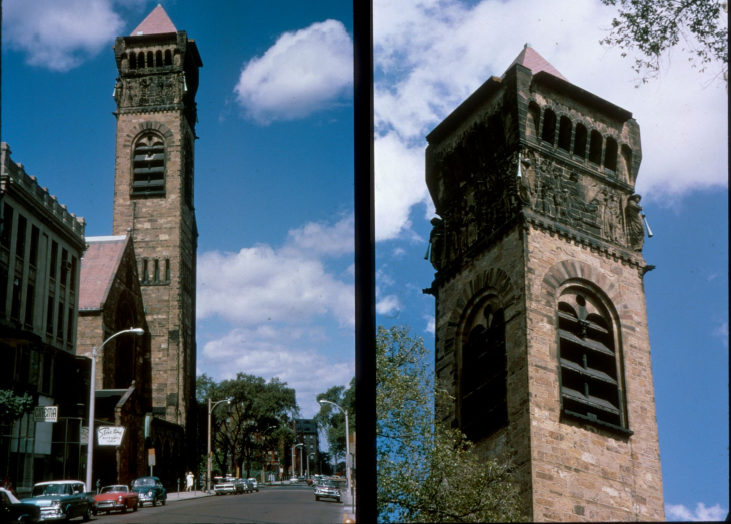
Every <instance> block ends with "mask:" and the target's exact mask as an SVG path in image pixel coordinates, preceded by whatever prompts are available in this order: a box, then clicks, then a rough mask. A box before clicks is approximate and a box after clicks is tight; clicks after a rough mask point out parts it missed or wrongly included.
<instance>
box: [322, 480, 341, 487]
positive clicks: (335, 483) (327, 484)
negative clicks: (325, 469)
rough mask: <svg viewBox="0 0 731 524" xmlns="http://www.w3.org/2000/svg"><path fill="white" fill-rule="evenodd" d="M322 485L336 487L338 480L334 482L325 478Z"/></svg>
mask: <svg viewBox="0 0 731 524" xmlns="http://www.w3.org/2000/svg"><path fill="white" fill-rule="evenodd" d="M322 485H323V486H327V487H329V488H337V487H338V485H339V484H338V482H336V481H334V480H326V481H325V482H323V483H322Z"/></svg>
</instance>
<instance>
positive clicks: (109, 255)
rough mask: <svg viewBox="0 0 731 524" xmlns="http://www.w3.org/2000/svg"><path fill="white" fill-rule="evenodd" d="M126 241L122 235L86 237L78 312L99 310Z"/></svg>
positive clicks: (125, 237) (104, 299)
mask: <svg viewBox="0 0 731 524" xmlns="http://www.w3.org/2000/svg"><path fill="white" fill-rule="evenodd" d="M128 240H129V238H128V237H127V236H124V235H119V236H110V237H86V243H87V244H89V249H87V250H86V252H85V253H84V257H83V258H82V259H81V281H80V283H79V284H80V285H79V310H80V311H81V310H84V309H87V310H88V309H99V308H101V306H102V305H103V304H104V302H105V301H106V298H107V294H108V293H109V289H110V287H111V285H112V282H113V281H114V276H115V275H116V274H117V270H118V268H119V263H120V262H121V260H122V254H123V253H124V248H125V246H126V245H127V241H128Z"/></svg>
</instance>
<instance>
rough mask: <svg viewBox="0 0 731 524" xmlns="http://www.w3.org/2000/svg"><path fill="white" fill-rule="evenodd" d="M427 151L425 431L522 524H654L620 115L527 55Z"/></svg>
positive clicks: (650, 429) (640, 293)
mask: <svg viewBox="0 0 731 524" xmlns="http://www.w3.org/2000/svg"><path fill="white" fill-rule="evenodd" d="M427 141H428V147H427V150H426V182H427V185H428V188H429V192H430V194H431V197H432V199H433V201H434V205H435V207H436V213H437V214H438V215H439V217H440V218H435V219H433V220H432V224H433V226H434V228H433V230H432V234H431V245H432V250H431V262H432V264H433V265H434V268H435V269H436V274H435V278H434V281H433V283H432V284H431V287H430V288H428V289H426V290H425V292H427V293H430V294H432V295H433V296H434V297H435V298H436V349H435V359H436V362H435V364H436V366H435V369H436V374H437V379H438V380H439V381H440V382H441V385H442V386H444V387H446V388H447V390H448V391H449V392H450V393H451V395H452V396H453V398H454V402H453V403H452V404H450V405H449V406H447V408H446V409H440V412H439V413H438V414H437V417H438V418H439V419H441V420H442V421H444V422H445V423H446V424H447V425H449V426H450V427H454V428H459V429H460V430H461V431H462V432H463V433H465V434H466V436H467V437H468V438H469V439H470V440H472V441H473V442H475V443H476V446H477V451H478V453H480V454H482V455H483V456H486V457H505V456H510V457H511V458H512V461H513V464H514V466H515V471H516V482H517V484H518V485H519V488H520V494H521V501H522V504H523V512H524V514H525V515H526V516H527V518H528V519H529V520H531V521H567V520H586V521H609V520H619V521H630V520H664V518H665V515H664V503H663V490H662V477H661V470H660V453H659V445H658V435H657V421H656V415H655V398H654V390H653V379H652V366H651V358H650V344H649V334H648V326H647V314H646V305H645V293H644V277H645V274H646V273H647V272H648V271H650V270H651V269H652V268H653V266H650V265H648V264H647V263H646V262H645V260H644V258H643V256H642V247H643V241H644V236H645V228H644V225H643V218H644V215H643V214H642V208H641V206H640V205H639V202H640V196H639V195H637V194H636V193H635V192H634V188H635V182H636V180H637V175H638V171H639V167H640V161H641V159H642V148H641V143H640V129H639V125H638V124H637V122H636V121H635V120H634V119H633V118H632V113H630V112H629V111H627V110H626V109H623V108H621V107H618V106H616V105H614V104H612V103H611V102H609V101H607V100H604V99H602V98H600V97H598V96H596V95H594V94H592V93H589V92H588V91H585V90H584V89H581V88H580V87H578V86H576V85H574V84H572V83H571V82H570V81H569V80H567V79H566V78H565V77H564V76H563V75H562V74H561V73H559V72H558V70H557V69H556V68H554V67H553V66H552V65H551V64H549V63H548V62H547V61H546V60H545V59H543V58H542V57H541V56H540V55H539V54H538V53H537V52H536V51H534V50H533V49H532V48H531V47H530V46H529V45H526V46H525V48H524V49H523V50H522V51H521V53H520V54H519V55H518V57H517V58H516V60H515V61H514V62H513V63H512V64H511V65H510V67H509V68H508V69H507V71H506V72H505V74H504V75H503V76H502V77H495V76H493V77H491V78H490V79H488V80H487V82H485V83H484V84H483V85H482V86H481V87H480V88H478V89H477V91H475V92H474V93H473V94H472V95H471V96H470V97H469V98H467V100H465V101H464V102H463V103H462V104H461V105H460V106H459V107H457V109H455V110H454V111H453V112H452V113H451V114H450V115H449V116H448V117H447V118H446V119H445V120H444V121H443V122H441V123H440V124H439V125H438V126H437V127H436V128H435V129H434V130H433V131H432V132H431V133H430V134H429V135H428V136H427Z"/></svg>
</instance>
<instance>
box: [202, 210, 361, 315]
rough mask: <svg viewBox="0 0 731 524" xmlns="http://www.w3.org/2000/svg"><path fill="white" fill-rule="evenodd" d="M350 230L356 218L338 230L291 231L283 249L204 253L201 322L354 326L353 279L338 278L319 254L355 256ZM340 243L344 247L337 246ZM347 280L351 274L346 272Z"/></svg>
mask: <svg viewBox="0 0 731 524" xmlns="http://www.w3.org/2000/svg"><path fill="white" fill-rule="evenodd" d="M349 228H351V229H352V218H346V219H343V220H342V221H341V222H339V223H338V224H335V225H334V226H327V225H326V224H322V223H319V224H306V225H304V226H302V227H301V228H298V229H295V230H292V231H290V232H289V237H288V242H287V243H285V245H284V246H283V247H281V248H279V249H274V248H272V247H270V246H267V245H263V244H259V245H256V246H254V247H250V248H243V249H241V250H240V251H239V252H238V253H221V252H219V251H210V252H207V253H203V254H202V255H201V256H200V257H199V259H198V299H197V314H198V318H199V319H204V318H207V317H210V316H213V315H217V316H219V317H221V318H223V319H226V320H228V321H230V322H236V323H239V324H243V325H256V324H260V323H266V322H284V323H298V322H305V321H308V320H310V319H312V318H313V317H316V316H323V315H331V316H334V317H335V318H337V320H338V322H339V323H340V325H341V326H353V325H354V324H355V309H354V308H355V305H354V304H355V294H354V287H353V283H352V281H342V280H339V279H338V278H336V277H335V276H334V275H332V274H331V273H329V272H328V271H327V270H326V268H325V265H324V263H323V261H322V260H320V259H319V258H318V257H316V256H315V255H317V254H320V255H322V254H329V255H333V254H344V253H348V252H351V251H352V247H353V240H352V235H351V237H350V239H348V238H347V234H346V233H347V231H348V230H349ZM338 242H343V243H344V244H345V246H343V247H337V244H338ZM347 246H349V247H347ZM344 276H346V277H349V276H350V274H349V273H348V271H345V272H344Z"/></svg>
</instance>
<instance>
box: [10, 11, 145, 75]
mask: <svg viewBox="0 0 731 524" xmlns="http://www.w3.org/2000/svg"><path fill="white" fill-rule="evenodd" d="M124 3H125V4H129V3H137V2H129V1H128V2H124ZM114 7H115V2H112V1H110V0H64V1H54V2H46V1H39V0H31V1H29V0H5V1H4V2H3V6H2V9H3V27H2V33H3V41H4V43H6V44H7V46H8V47H9V48H10V49H14V50H17V51H20V52H22V53H24V54H25V55H26V57H27V58H26V60H27V62H28V63H29V64H30V65H34V66H39V67H45V68H48V69H51V70H54V71H68V70H69V69H73V68H75V67H78V66H79V65H81V64H82V63H83V62H84V60H87V59H89V58H93V57H94V56H96V55H98V54H99V53H100V52H101V51H102V50H105V49H108V46H109V45H111V44H113V43H114V38H115V37H116V36H118V35H120V34H122V32H123V31H122V29H123V27H124V25H125V22H124V20H122V18H121V16H120V15H119V14H118V13H117V12H115V11H114Z"/></svg>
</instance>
